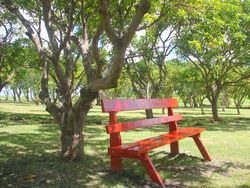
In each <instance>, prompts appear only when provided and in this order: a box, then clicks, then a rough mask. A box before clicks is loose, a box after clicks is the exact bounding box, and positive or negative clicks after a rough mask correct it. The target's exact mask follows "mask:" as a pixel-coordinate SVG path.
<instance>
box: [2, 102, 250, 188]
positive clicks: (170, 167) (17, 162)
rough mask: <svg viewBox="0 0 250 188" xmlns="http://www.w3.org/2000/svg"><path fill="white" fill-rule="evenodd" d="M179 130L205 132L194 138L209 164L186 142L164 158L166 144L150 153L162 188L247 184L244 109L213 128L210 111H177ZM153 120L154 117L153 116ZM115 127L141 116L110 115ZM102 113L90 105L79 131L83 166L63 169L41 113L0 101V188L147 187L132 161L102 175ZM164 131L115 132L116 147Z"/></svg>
mask: <svg viewBox="0 0 250 188" xmlns="http://www.w3.org/2000/svg"><path fill="white" fill-rule="evenodd" d="M176 113H182V114H183V116H184V121H182V122H180V124H179V125H180V126H181V127H193V126H195V127H205V128H206V132H204V133H203V134H202V140H203V142H204V144H205V146H206V147H207V149H208V151H209V153H210V155H211V156H212V158H213V161H212V162H204V161H203V160H202V159H201V156H200V153H199V151H198V149H197V147H196V146H195V144H194V142H193V141H192V139H184V140H182V141H180V150H181V152H182V153H185V154H182V155H179V156H177V157H172V156H169V155H168V152H169V146H168V145H167V146H164V147H161V148H158V149H156V150H154V151H153V152H152V153H150V156H151V157H152V159H153V162H154V164H155V166H156V168H157V170H158V171H159V172H160V174H161V176H162V177H163V178H164V180H165V181H166V184H167V185H168V186H173V187H174V186H175V187H197V188H198V187H216V188H217V187H232V188H233V187H242V188H243V187H249V186H250V165H249V164H250V109H242V110H241V113H242V114H241V115H236V113H237V111H236V109H234V108H230V109H226V111H225V112H221V110H220V115H221V118H222V121H221V122H219V123H213V121H212V118H211V110H210V109H209V108H206V109H205V113H206V114H205V115H201V113H200V110H199V109H191V108H179V109H176ZM155 115H156V116H158V115H161V110H156V111H155ZM118 116H119V117H120V120H121V121H129V120H131V119H133V120H134V119H141V118H144V117H145V114H144V112H143V111H134V112H122V113H118ZM107 123H108V114H105V113H101V110H100V107H99V106H94V107H93V108H92V109H91V112H90V113H89V116H88V118H87V120H86V127H85V129H84V135H85V136H84V138H85V160H84V161H82V162H76V163H71V164H64V163H63V162H62V161H61V160H60V158H59V154H60V130H59V128H58V127H57V125H55V123H54V121H53V119H52V118H51V117H50V116H49V115H48V114H47V112H45V111H44V106H42V105H39V106H36V105H34V104H31V103H21V104H19V103H0V136H1V137H0V178H1V179H0V187H143V186H144V185H146V184H149V185H150V186H152V185H153V184H152V183H151V182H150V180H149V178H148V176H147V174H146V173H145V170H144V169H143V167H142V165H141V163H140V162H137V161H135V160H131V159H126V160H124V164H125V165H124V170H123V171H122V172H121V173H115V174H114V173H110V172H109V158H108V156H107V147H108V144H109V136H108V135H107V134H106V132H105V127H104V126H105V125H106V124H107ZM166 130H167V127H166V126H158V127H155V128H153V129H152V128H146V129H137V130H135V131H129V132H126V133H122V137H123V141H124V142H132V141H135V140H139V139H143V138H147V137H151V136H154V135H159V134H161V133H163V132H165V131H166Z"/></svg>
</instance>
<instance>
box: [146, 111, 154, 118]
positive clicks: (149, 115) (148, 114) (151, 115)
mask: <svg viewBox="0 0 250 188" xmlns="http://www.w3.org/2000/svg"><path fill="white" fill-rule="evenodd" d="M145 112H146V117H147V119H151V118H153V117H154V114H153V110H152V109H147V110H145Z"/></svg>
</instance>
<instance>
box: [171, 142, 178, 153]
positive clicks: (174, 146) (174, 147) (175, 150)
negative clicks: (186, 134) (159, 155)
mask: <svg viewBox="0 0 250 188" xmlns="http://www.w3.org/2000/svg"><path fill="white" fill-rule="evenodd" d="M170 152H171V153H172V154H176V155H177V154H179V142H178V141H177V142H173V143H171V144H170Z"/></svg>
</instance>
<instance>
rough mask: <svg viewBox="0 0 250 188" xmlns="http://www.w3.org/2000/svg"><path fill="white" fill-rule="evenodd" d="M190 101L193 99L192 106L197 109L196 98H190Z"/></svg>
mask: <svg viewBox="0 0 250 188" xmlns="http://www.w3.org/2000/svg"><path fill="white" fill-rule="evenodd" d="M192 99H193V105H194V107H195V108H197V107H198V103H197V100H196V97H192Z"/></svg>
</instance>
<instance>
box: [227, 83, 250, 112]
mask: <svg viewBox="0 0 250 188" xmlns="http://www.w3.org/2000/svg"><path fill="white" fill-rule="evenodd" d="M228 91H229V92H228V93H229V95H230V96H231V97H232V98H233V102H234V104H235V107H236V109H237V114H238V115H240V108H242V105H243V103H244V101H245V100H246V99H247V97H249V95H250V81H249V80H244V81H241V82H239V83H237V84H235V85H233V86H230V88H229V89H228Z"/></svg>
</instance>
